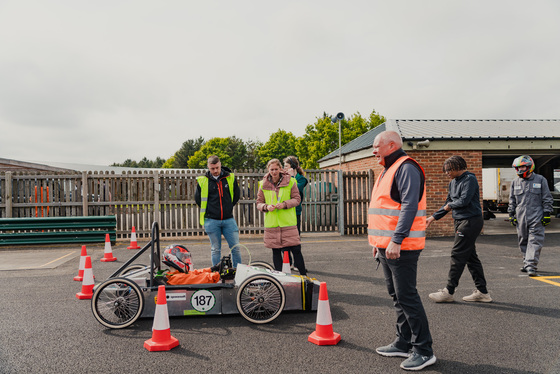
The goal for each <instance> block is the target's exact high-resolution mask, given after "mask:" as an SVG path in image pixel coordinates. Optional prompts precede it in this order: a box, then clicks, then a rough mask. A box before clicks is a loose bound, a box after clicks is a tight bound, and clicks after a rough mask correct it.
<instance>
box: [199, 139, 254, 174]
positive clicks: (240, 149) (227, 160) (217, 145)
mask: <svg viewBox="0 0 560 374" xmlns="http://www.w3.org/2000/svg"><path fill="white" fill-rule="evenodd" d="M246 154H247V148H246V146H245V143H244V142H243V140H241V139H239V138H237V137H235V136H230V137H228V138H212V139H210V140H208V141H207V142H206V143H205V144H204V145H203V146H202V147H201V148H200V149H199V150H198V151H196V152H195V153H194V154H193V155H192V156H191V157H190V159H189V167H190V168H200V169H204V168H206V167H207V161H208V157H210V156H212V155H216V156H218V157H219V158H220V160H221V162H222V165H224V166H227V167H229V168H230V169H242V168H243V167H244V163H245V160H246Z"/></svg>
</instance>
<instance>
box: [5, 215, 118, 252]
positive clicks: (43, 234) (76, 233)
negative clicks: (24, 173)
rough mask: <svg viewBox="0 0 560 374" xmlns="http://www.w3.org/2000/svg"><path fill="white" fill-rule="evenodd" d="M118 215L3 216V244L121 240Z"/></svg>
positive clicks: (113, 241)
mask: <svg viewBox="0 0 560 374" xmlns="http://www.w3.org/2000/svg"><path fill="white" fill-rule="evenodd" d="M116 227H117V218H116V216H92V217H26V218H0V245H16V244H61V243H103V242H105V234H109V237H110V238H111V243H113V244H115V243H116V240H117V231H116Z"/></svg>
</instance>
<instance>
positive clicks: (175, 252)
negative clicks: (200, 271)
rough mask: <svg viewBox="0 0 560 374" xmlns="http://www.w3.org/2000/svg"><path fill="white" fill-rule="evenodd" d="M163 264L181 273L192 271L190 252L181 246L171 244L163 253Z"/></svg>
mask: <svg viewBox="0 0 560 374" xmlns="http://www.w3.org/2000/svg"><path fill="white" fill-rule="evenodd" d="M163 263H164V264H166V265H169V266H171V267H173V268H175V269H177V270H179V271H181V272H183V273H188V272H189V271H192V270H193V269H194V266H193V263H192V259H191V252H189V250H188V249H187V247H185V246H184V245H181V244H171V245H169V246H167V247H165V250H164V251H163Z"/></svg>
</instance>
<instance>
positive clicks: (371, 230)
mask: <svg viewBox="0 0 560 374" xmlns="http://www.w3.org/2000/svg"><path fill="white" fill-rule="evenodd" d="M373 155H374V156H375V157H377V160H378V162H379V164H380V165H382V166H383V167H384V170H383V172H382V173H381V174H380V176H379V177H378V178H377V181H376V183H375V186H374V188H373V191H372V196H371V202H370V205H369V210H368V241H369V244H371V246H372V247H373V256H374V258H376V259H378V261H379V262H380V263H381V266H382V268H383V273H384V276H385V283H386V285H387V291H388V292H389V295H390V296H391V297H392V298H393V305H394V307H395V311H396V313H397V324H396V333H397V337H396V339H395V340H394V341H393V342H392V343H391V344H389V345H386V346H383V347H379V348H377V349H376V352H377V353H378V354H380V355H381V356H387V357H406V360H404V361H403V362H402V363H401V365H400V367H401V368H402V369H405V370H421V369H423V368H425V367H426V366H429V365H433V364H435V362H436V356H435V355H434V353H433V349H432V336H431V334H430V328H429V324H428V317H427V316H426V312H425V310H424V306H423V305H422V300H421V299H420V295H418V290H417V289H416V273H417V267H418V258H419V256H420V252H421V251H422V249H424V245H425V239H426V238H425V229H426V187H425V175H424V170H423V169H422V168H421V167H420V165H419V164H418V163H417V162H416V161H415V160H413V159H412V158H411V157H409V156H408V155H407V154H406V153H405V152H404V150H403V149H402V140H401V137H400V136H399V134H398V133H396V132H395V131H384V132H381V133H380V134H378V135H377V136H376V137H375V139H374V141H373Z"/></svg>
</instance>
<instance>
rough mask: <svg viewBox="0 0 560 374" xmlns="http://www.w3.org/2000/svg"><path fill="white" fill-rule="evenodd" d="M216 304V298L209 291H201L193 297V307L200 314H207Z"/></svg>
mask: <svg viewBox="0 0 560 374" xmlns="http://www.w3.org/2000/svg"><path fill="white" fill-rule="evenodd" d="M214 304H216V297H215V296H214V294H213V293H212V292H210V291H208V290H199V291H196V292H195V293H193V295H192V296H191V305H192V306H193V308H194V309H195V310H197V311H199V312H207V311H209V310H210V309H212V308H213V307H214Z"/></svg>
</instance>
